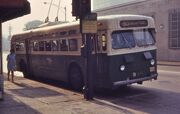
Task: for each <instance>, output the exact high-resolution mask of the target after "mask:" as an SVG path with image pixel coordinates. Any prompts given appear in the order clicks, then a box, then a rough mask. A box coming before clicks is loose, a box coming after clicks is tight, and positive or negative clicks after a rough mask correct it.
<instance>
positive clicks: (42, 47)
mask: <svg viewBox="0 0 180 114" xmlns="http://www.w3.org/2000/svg"><path fill="white" fill-rule="evenodd" d="M44 50H45V49H44V41H40V42H39V51H44Z"/></svg>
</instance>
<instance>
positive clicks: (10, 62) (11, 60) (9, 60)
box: [7, 49, 16, 82]
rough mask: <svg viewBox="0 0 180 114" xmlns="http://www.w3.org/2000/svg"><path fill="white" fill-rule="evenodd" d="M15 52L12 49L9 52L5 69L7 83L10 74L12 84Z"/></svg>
mask: <svg viewBox="0 0 180 114" xmlns="http://www.w3.org/2000/svg"><path fill="white" fill-rule="evenodd" d="M15 57H16V55H15V52H14V49H11V50H10V54H8V56H7V69H8V81H9V76H10V73H11V75H12V82H14V70H15V64H16V62H15Z"/></svg>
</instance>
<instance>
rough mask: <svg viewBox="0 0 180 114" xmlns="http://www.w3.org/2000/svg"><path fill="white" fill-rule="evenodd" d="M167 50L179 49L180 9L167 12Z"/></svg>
mask: <svg viewBox="0 0 180 114" xmlns="http://www.w3.org/2000/svg"><path fill="white" fill-rule="evenodd" d="M169 48H180V9H176V10H170V11H169Z"/></svg>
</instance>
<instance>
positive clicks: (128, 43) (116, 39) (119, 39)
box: [112, 31, 135, 49]
mask: <svg viewBox="0 0 180 114" xmlns="http://www.w3.org/2000/svg"><path fill="white" fill-rule="evenodd" d="M132 33H133V32H132V31H117V32H113V33H112V48H113V49H121V48H132V47H134V46H135V41H134V38H133V34H132Z"/></svg>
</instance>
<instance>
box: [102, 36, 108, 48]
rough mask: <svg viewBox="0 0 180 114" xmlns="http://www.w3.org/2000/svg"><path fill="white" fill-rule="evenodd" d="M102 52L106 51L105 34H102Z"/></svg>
mask: <svg viewBox="0 0 180 114" xmlns="http://www.w3.org/2000/svg"><path fill="white" fill-rule="evenodd" d="M101 38H102V50H103V51H106V49H107V38H106V35H105V34H102V37H101Z"/></svg>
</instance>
